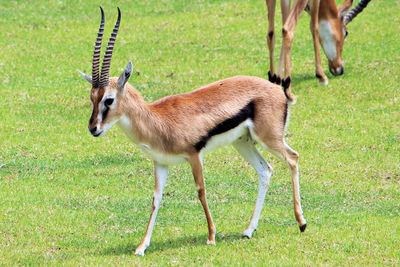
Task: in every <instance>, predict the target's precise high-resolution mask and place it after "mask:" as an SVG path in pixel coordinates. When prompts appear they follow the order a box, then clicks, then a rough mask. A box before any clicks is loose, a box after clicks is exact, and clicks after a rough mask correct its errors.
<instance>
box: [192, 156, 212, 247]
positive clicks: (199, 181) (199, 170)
mask: <svg viewBox="0 0 400 267" xmlns="http://www.w3.org/2000/svg"><path fill="white" fill-rule="evenodd" d="M189 163H190V165H191V167H192V173H193V177H194V181H195V183H196V186H197V192H198V196H199V199H200V202H201V205H202V206H203V209H204V213H205V215H206V218H207V224H208V240H207V244H208V245H215V234H216V229H215V225H214V222H213V219H212V216H211V213H210V209H209V208H208V204H207V198H206V188H205V185H204V179H203V166H202V161H201V159H200V157H199V155H198V154H195V155H192V156H191V157H190V158H189Z"/></svg>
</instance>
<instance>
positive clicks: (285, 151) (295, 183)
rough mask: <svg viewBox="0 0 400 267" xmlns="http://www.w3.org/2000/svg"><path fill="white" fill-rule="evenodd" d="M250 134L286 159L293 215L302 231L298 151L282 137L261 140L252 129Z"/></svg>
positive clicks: (304, 225) (303, 227) (302, 219)
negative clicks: (290, 184) (290, 181)
mask: <svg viewBox="0 0 400 267" xmlns="http://www.w3.org/2000/svg"><path fill="white" fill-rule="evenodd" d="M251 135H252V137H253V138H254V139H255V140H257V142H259V143H260V144H261V145H262V146H264V148H266V149H267V150H268V151H270V152H272V153H273V154H274V155H276V156H278V157H279V158H281V159H283V160H284V161H286V162H287V164H288V165H289V168H290V172H291V176H292V190H293V205H294V215H295V217H296V221H297V223H298V224H299V227H300V231H301V232H304V230H305V229H306V226H307V222H306V220H305V218H304V216H303V210H302V208H301V201H300V180H299V179H300V178H299V153H297V152H296V151H294V150H293V149H292V148H290V147H289V145H287V144H286V143H285V141H284V140H283V139H280V141H278V140H279V139H269V138H268V139H267V138H265V139H266V140H263V139H262V138H259V137H258V136H257V135H256V134H255V133H254V131H251ZM270 140H273V141H270Z"/></svg>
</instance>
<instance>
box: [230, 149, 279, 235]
mask: <svg viewBox="0 0 400 267" xmlns="http://www.w3.org/2000/svg"><path fill="white" fill-rule="evenodd" d="M234 147H235V148H236V150H237V151H238V152H239V154H240V155H241V156H242V157H243V158H244V159H245V160H246V161H247V162H248V163H250V165H251V166H253V168H254V169H255V170H256V172H257V173H258V196H257V200H256V205H255V207H254V211H253V215H252V217H251V220H250V224H249V226H248V227H247V229H246V230H245V231H244V232H243V236H245V237H248V238H251V236H252V234H253V232H254V231H255V230H256V229H257V226H258V220H259V219H260V214H261V210H262V208H263V206H264V200H265V194H266V193H267V191H268V187H269V182H270V179H271V176H272V167H271V166H270V165H269V164H268V163H267V162H266V161H265V160H264V158H263V157H262V156H261V155H260V153H259V152H258V151H257V148H256V147H255V146H254V144H253V143H251V142H249V141H237V142H235V143H234Z"/></svg>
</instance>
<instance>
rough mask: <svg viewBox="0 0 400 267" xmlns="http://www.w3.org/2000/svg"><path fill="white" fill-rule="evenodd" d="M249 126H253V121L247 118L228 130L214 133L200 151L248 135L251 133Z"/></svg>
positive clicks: (209, 150)
mask: <svg viewBox="0 0 400 267" xmlns="http://www.w3.org/2000/svg"><path fill="white" fill-rule="evenodd" d="M249 128H253V122H252V121H251V120H250V119H247V120H245V121H244V122H242V123H241V124H239V125H238V126H236V127H235V128H233V129H231V130H229V131H227V132H224V133H222V134H219V135H214V136H213V137H211V139H210V140H208V142H207V144H206V146H205V147H204V148H203V149H202V150H201V151H200V153H201V154H205V153H208V152H211V151H213V150H215V149H217V148H219V147H222V146H226V145H229V144H232V143H233V142H235V141H236V140H237V139H239V138H240V137H242V136H244V135H247V134H248V133H249Z"/></svg>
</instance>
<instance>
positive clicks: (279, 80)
mask: <svg viewBox="0 0 400 267" xmlns="http://www.w3.org/2000/svg"><path fill="white" fill-rule="evenodd" d="M275 83H276V84H277V85H281V78H279V76H276V80H275Z"/></svg>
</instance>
